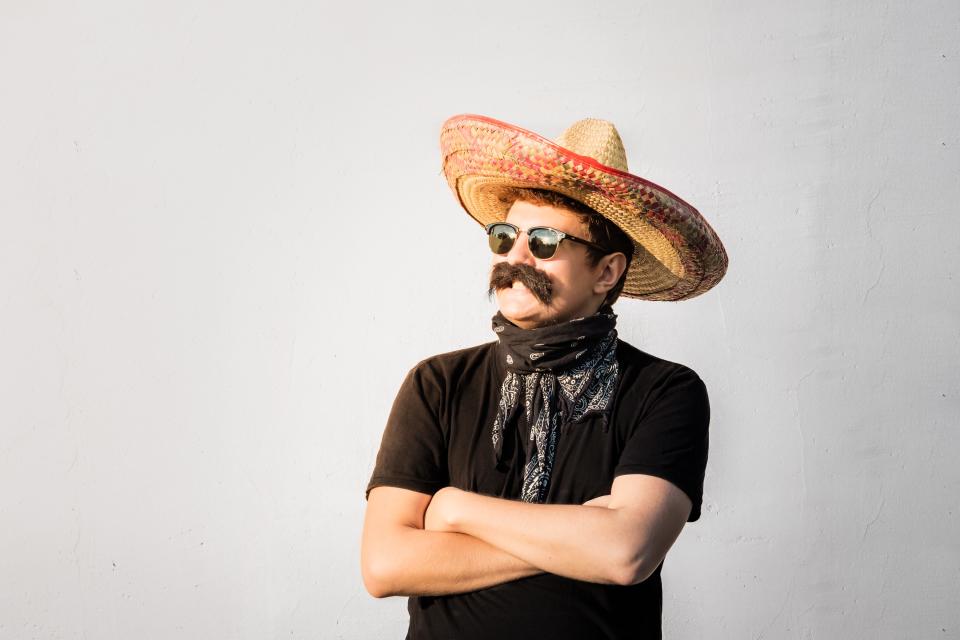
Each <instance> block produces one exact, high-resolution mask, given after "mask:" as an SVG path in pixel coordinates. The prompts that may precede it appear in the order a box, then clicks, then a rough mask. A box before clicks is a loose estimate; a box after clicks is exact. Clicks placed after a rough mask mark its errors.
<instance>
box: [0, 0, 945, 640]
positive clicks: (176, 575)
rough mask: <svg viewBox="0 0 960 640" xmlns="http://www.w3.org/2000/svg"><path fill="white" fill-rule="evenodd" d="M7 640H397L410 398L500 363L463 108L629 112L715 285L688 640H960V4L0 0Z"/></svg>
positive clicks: (646, 328)
mask: <svg viewBox="0 0 960 640" xmlns="http://www.w3.org/2000/svg"><path fill="white" fill-rule="evenodd" d="M0 78H2V81H0V115H2V117H0V639H3V640H20V639H25V638H39V639H44V640H53V639H59V638H64V639H75V638H89V639H97V640H100V639H104V640H126V639H128V638H138V639H144V640H146V639H154V638H156V639H166V638H202V639H210V638H243V639H262V638H399V637H402V635H403V632H404V628H405V611H404V602H403V601H402V600H401V599H388V600H382V601H377V600H374V599H372V598H370V597H369V596H368V595H367V594H366V593H365V592H364V590H363V587H362V585H361V582H360V576H359V569H358V565H359V561H358V556H359V550H358V548H359V533H360V526H361V519H362V513H363V509H364V501H363V488H364V485H365V483H366V480H367V478H368V475H369V473H370V470H371V468H372V464H373V460H374V456H375V453H376V449H377V446H378V443H379V438H380V433H381V429H382V426H383V423H384V420H385V418H386V414H387V411H388V409H389V406H390V402H391V401H392V398H393V394H394V393H395V391H396V389H397V387H398V385H399V383H400V381H401V379H402V377H403V375H404V373H405V372H406V371H407V370H408V369H409V367H411V366H412V365H413V364H414V363H415V362H416V361H417V360H419V359H420V358H422V357H425V356H427V355H430V354H433V353H437V352H439V351H444V350H449V349H453V348H457V347H462V346H467V345H471V344H476V343H478V342H481V341H486V340H488V339H490V338H491V334H490V332H489V329H488V327H489V325H488V323H489V317H490V315H491V314H492V313H493V311H494V308H493V306H492V305H491V304H490V302H489V301H488V300H487V299H486V296H485V295H484V281H485V271H486V266H487V262H488V256H487V254H486V250H485V248H484V245H483V239H482V236H481V234H480V230H479V228H478V227H476V226H475V225H474V224H473V223H472V222H471V221H470V220H469V219H468V218H467V216H466V215H465V214H463V213H462V212H461V211H460V210H459V209H458V206H457V204H456V203H455V201H454V200H453V198H452V196H451V194H450V193H449V192H448V191H447V187H446V185H445V184H444V182H443V180H442V178H441V176H440V174H439V169H440V159H439V154H438V149H437V137H438V131H439V126H440V123H441V122H442V121H443V120H444V119H445V118H446V117H447V116H449V115H452V114H454V113H459V112H464V111H468V112H477V113H483V114H487V115H491V116H494V117H499V118H502V119H506V120H508V121H511V122H514V123H516V124H519V125H521V126H524V127H527V128H530V129H533V130H536V131H538V132H542V133H544V134H545V135H548V136H555V135H557V134H559V133H560V131H561V130H562V129H563V128H565V126H566V125H567V124H569V123H570V122H572V121H573V120H575V119H578V118H580V117H584V116H595V117H603V118H607V119H610V120H612V121H614V122H615V123H616V124H617V125H618V127H619V129H620V133H621V135H622V137H623V139H624V141H625V144H626V147H627V153H628V157H629V160H630V163H631V169H632V170H633V171H634V172H636V173H639V174H640V175H642V176H644V177H646V178H648V179H650V180H653V181H655V182H657V183H660V184H662V185H664V186H666V187H667V188H669V189H671V190H673V191H675V192H677V193H678V194H680V195H681V196H682V197H684V198H685V199H687V200H689V201H690V202H691V203H693V204H694V205H695V206H697V207H698V208H699V209H700V211H701V212H703V214H704V215H705V216H706V217H707V219H708V220H709V221H710V222H711V224H712V225H713V226H714V228H715V229H716V230H717V232H718V233H719V235H720V237H721V238H722V239H723V241H724V242H725V244H726V247H727V249H728V252H729V254H730V258H731V264H730V270H729V272H728V275H727V277H726V279H725V280H724V281H723V282H722V283H721V284H720V285H719V286H718V287H717V288H716V289H714V290H713V291H711V292H709V293H708V294H706V295H704V296H703V297H701V298H698V299H695V300H692V301H689V302H684V303H680V304H669V303H642V302H634V301H624V302H622V303H620V304H618V312H619V314H620V325H619V326H620V331H621V335H622V337H624V338H625V339H627V340H628V341H630V342H632V343H633V344H635V345H637V346H639V347H640V348H643V349H645V350H647V351H649V352H651V353H654V354H657V355H660V356H662V357H665V358H668V359H671V360H675V361H679V362H683V363H685V364H688V365H689V366H691V367H693V368H694V369H695V370H697V371H698V372H699V373H700V375H701V376H702V377H703V378H704V380H705V381H706V382H707V386H708V389H709V391H710V394H711V400H712V406H713V422H712V447H711V458H710V463H709V467H708V470H707V480H706V497H705V509H704V517H703V518H702V520H701V521H699V522H697V523H695V524H693V525H691V526H689V527H688V528H687V529H686V530H685V531H684V532H683V534H682V535H681V538H680V540H679V541H678V543H677V545H676V546H675V547H674V549H673V551H672V552H671V553H670V555H669V557H668V559H667V562H666V566H665V571H664V585H665V606H664V621H665V622H664V624H665V627H666V631H667V636H668V637H672V638H685V639H697V638H705V639H713V638H736V639H741V638H755V639H760V638H768V639H781V638H797V639H811V638H818V639H819V638H823V639H830V638H843V639H851V638H858V639H859V638H863V639H867V638H871V639H872V638H890V639H901V638H958V637H960V609H958V607H957V594H958V586H957V585H958V583H960V543H958V540H960V504H958V498H957V496H958V493H960V465H958V464H957V462H956V457H957V454H958V451H960V447H958V444H960V443H958V435H957V426H958V415H960V373H958V368H957V364H956V363H957V361H958V360H960V296H958V286H960V282H958V274H960V218H958V216H957V202H958V201H960V177H958V176H960V127H958V124H957V113H958V110H960V5H958V4H957V3H956V2H936V1H933V0H923V1H919V2H909V3H908V2H868V1H865V0H864V1H848V2H824V1H822V0H817V1H812V2H803V3H800V2H795V3H785V2H762V1H759V0H751V1H748V2H739V3H709V2H684V1H678V2H670V3H665V2H635V1H632V0H631V1H629V2H628V1H617V2H590V1H582V2H557V1H556V0H554V1H551V2H525V3H519V2H485V3H470V4H463V3H451V2H435V3H412V4H410V3H393V4H387V3H378V4H373V3H363V2H353V3H329V2H275V3H248V2H240V3H226V2H182V1H179V0H175V1H173V2H164V3H143V2H121V1H114V2H109V1H106V0H92V1H91V2H87V3H79V4H77V3H56V2H29V3H28V2H16V1H7V2H2V3H0Z"/></svg>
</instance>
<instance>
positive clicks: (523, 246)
mask: <svg viewBox="0 0 960 640" xmlns="http://www.w3.org/2000/svg"><path fill="white" fill-rule="evenodd" d="M507 262H509V263H510V264H529V265H531V266H532V265H535V264H536V263H537V259H536V258H535V257H534V256H533V254H532V253H530V247H529V246H528V244H527V232H526V231H521V232H520V233H519V234H517V239H516V240H515V241H514V243H513V246H512V247H510V251H508V252H507Z"/></svg>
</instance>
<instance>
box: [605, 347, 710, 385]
mask: <svg viewBox="0 0 960 640" xmlns="http://www.w3.org/2000/svg"><path fill="white" fill-rule="evenodd" d="M617 342H618V343H617V362H618V364H619V365H620V367H621V369H623V370H624V372H625V373H627V374H633V375H640V376H643V377H646V378H650V379H660V380H663V379H668V378H674V377H676V378H679V379H693V378H696V379H698V380H699V379H700V376H699V375H698V374H697V372H696V371H694V370H693V369H692V368H691V367H689V366H688V365H685V364H682V363H680V362H674V361H672V360H667V359H666V358H661V357H659V356H655V355H653V354H650V353H647V352H646V351H641V350H640V349H638V348H636V347H635V346H633V345H632V344H629V343H627V342H624V341H623V340H618V341H617Z"/></svg>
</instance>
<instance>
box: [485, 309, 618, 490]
mask: <svg viewBox="0 0 960 640" xmlns="http://www.w3.org/2000/svg"><path fill="white" fill-rule="evenodd" d="M616 324H617V316H616V314H614V313H613V309H611V308H610V307H609V306H608V305H604V306H602V307H600V310H599V311H598V312H597V313H596V314H594V315H592V316H589V317H586V318H575V319H573V320H570V321H569V322H565V323H563V324H559V325H553V326H549V327H541V328H539V329H521V328H519V327H517V326H516V325H515V324H513V323H511V322H510V321H509V320H507V319H506V318H504V317H503V315H502V314H501V313H499V312H497V315H495V316H494V317H493V331H494V333H496V334H497V339H498V344H497V354H498V357H500V358H503V363H504V364H505V365H506V368H507V375H506V376H505V377H504V379H503V383H502V384H501V385H500V403H499V405H498V407H497V415H496V418H495V419H494V421H493V436H492V437H493V450H494V458H495V459H494V462H495V463H496V464H497V465H498V466H500V465H502V464H503V463H504V461H503V459H502V456H503V438H504V431H505V429H507V428H509V427H511V426H514V427H515V425H516V421H517V419H518V418H519V414H520V406H521V402H520V401H521V399H522V401H523V410H524V412H525V415H526V420H527V424H528V425H530V439H529V441H528V442H527V446H526V448H525V449H526V460H527V463H526V465H525V466H524V469H523V489H522V490H521V495H520V499H521V500H523V501H524V502H543V501H544V500H545V499H546V497H547V490H548V489H549V488H550V475H551V473H552V471H553V462H554V459H555V457H556V451H557V441H558V440H559V438H560V435H561V433H562V432H563V430H564V427H565V426H566V425H571V424H573V423H575V422H577V421H579V420H581V419H582V418H583V417H585V416H587V415H591V414H601V415H603V416H604V420H605V422H604V428H606V427H607V423H606V420H608V419H609V411H610V405H611V402H612V399H613V392H614V390H615V389H616V386H617V372H618V369H617V359H616V349H617V330H616V328H615V327H616Z"/></svg>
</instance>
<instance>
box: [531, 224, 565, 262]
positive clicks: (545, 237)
mask: <svg viewBox="0 0 960 640" xmlns="http://www.w3.org/2000/svg"><path fill="white" fill-rule="evenodd" d="M559 244H560V238H559V236H557V233H556V232H555V231H554V230H553V229H532V230H531V231H530V253H532V254H533V255H534V257H536V258H539V259H540V260H549V259H550V258H552V257H553V254H555V253H556V252H557V245H559Z"/></svg>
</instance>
